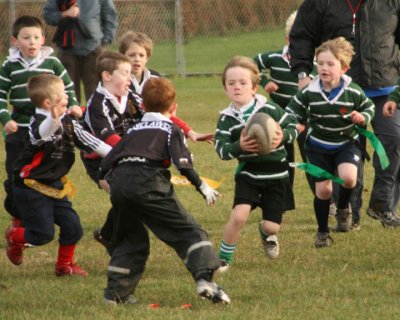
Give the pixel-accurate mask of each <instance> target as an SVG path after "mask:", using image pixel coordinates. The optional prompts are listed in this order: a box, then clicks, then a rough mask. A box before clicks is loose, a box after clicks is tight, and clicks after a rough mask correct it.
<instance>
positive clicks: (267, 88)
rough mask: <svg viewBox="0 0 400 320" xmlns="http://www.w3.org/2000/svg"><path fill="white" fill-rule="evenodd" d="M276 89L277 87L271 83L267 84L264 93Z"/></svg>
mask: <svg viewBox="0 0 400 320" xmlns="http://www.w3.org/2000/svg"><path fill="white" fill-rule="evenodd" d="M278 89H279V86H278V85H277V84H276V83H275V82H273V81H270V82H268V83H267V84H266V85H265V87H264V90H265V92H266V93H272V92H275V91H276V90H278Z"/></svg>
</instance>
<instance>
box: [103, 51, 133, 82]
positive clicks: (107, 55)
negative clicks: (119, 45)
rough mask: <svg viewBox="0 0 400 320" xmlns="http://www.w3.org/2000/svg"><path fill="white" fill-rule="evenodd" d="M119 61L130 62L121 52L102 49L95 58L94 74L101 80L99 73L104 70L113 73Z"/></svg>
mask: <svg viewBox="0 0 400 320" xmlns="http://www.w3.org/2000/svg"><path fill="white" fill-rule="evenodd" d="M121 63H129V64H131V63H130V61H129V58H128V57H127V56H125V55H123V54H122V53H119V52H115V51H110V50H106V51H103V52H102V53H101V54H100V55H99V56H98V57H97V60H96V74H97V78H98V79H99V81H101V80H102V76H101V74H102V73H103V72H104V71H107V72H109V73H110V74H112V73H113V71H114V70H117V69H118V66H119V65H120V64H121Z"/></svg>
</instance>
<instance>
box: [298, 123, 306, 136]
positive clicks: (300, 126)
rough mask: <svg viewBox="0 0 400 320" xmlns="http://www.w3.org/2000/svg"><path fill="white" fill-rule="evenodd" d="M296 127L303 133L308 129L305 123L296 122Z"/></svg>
mask: <svg viewBox="0 0 400 320" xmlns="http://www.w3.org/2000/svg"><path fill="white" fill-rule="evenodd" d="M296 129H297V131H298V132H299V134H300V133H302V132H303V131H304V130H306V126H305V125H304V124H301V123H298V124H296Z"/></svg>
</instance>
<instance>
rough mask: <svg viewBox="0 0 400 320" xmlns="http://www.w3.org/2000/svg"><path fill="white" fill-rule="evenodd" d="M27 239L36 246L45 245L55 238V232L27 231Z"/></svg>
mask: <svg viewBox="0 0 400 320" xmlns="http://www.w3.org/2000/svg"><path fill="white" fill-rule="evenodd" d="M26 240H27V241H28V243H30V244H32V245H34V246H43V245H45V244H47V243H49V242H51V241H53V240H54V232H29V231H28V232H26Z"/></svg>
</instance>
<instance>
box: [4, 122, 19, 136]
mask: <svg viewBox="0 0 400 320" xmlns="http://www.w3.org/2000/svg"><path fill="white" fill-rule="evenodd" d="M4 131H5V132H6V134H11V133H15V132H17V131H18V125H17V123H16V122H15V121H14V120H9V121H8V122H7V123H6V125H5V126H4Z"/></svg>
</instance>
